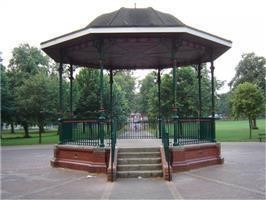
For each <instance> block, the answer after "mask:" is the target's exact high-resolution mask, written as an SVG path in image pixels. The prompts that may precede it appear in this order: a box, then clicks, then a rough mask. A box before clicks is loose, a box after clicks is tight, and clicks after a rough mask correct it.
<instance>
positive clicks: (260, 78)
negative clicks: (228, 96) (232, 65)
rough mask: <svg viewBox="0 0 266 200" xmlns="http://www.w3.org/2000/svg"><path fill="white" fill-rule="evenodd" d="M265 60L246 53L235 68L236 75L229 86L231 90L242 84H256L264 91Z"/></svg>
mask: <svg viewBox="0 0 266 200" xmlns="http://www.w3.org/2000/svg"><path fill="white" fill-rule="evenodd" d="M265 65H266V59H265V58H264V57H262V56H257V55H256V54H255V53H246V54H243V55H242V59H241V60H240V62H239V63H238V65H237V66H236V74H235V76H234V78H233V79H232V80H231V82H230V83H229V85H230V86H231V87H233V88H235V87H237V86H238V85H239V84H241V83H244V82H249V83H253V84H256V85H257V86H258V87H259V88H260V89H262V90H263V91H265V73H266V66H265Z"/></svg>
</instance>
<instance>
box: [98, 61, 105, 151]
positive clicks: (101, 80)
mask: <svg viewBox="0 0 266 200" xmlns="http://www.w3.org/2000/svg"><path fill="white" fill-rule="evenodd" d="M100 67H101V71H100V110H99V112H100V116H99V123H100V124H99V135H100V147H104V120H105V116H104V115H105V113H104V108H103V61H102V59H100Z"/></svg>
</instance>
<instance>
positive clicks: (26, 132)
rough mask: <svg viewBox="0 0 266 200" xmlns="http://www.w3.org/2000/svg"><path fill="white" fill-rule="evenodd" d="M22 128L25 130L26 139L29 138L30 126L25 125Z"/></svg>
mask: <svg viewBox="0 0 266 200" xmlns="http://www.w3.org/2000/svg"><path fill="white" fill-rule="evenodd" d="M22 126H23V128H24V138H29V137H30V134H29V126H28V124H23V125H22Z"/></svg>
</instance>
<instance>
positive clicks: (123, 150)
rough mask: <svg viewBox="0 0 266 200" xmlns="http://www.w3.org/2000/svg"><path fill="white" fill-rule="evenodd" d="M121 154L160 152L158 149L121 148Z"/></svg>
mask: <svg viewBox="0 0 266 200" xmlns="http://www.w3.org/2000/svg"><path fill="white" fill-rule="evenodd" d="M119 152H160V148H158V147H149V148H120V149H119Z"/></svg>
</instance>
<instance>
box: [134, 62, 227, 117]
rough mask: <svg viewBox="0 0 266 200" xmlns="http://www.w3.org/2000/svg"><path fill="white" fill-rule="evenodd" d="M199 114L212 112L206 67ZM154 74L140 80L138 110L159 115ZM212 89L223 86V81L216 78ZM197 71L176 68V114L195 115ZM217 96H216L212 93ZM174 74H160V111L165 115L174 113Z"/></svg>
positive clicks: (203, 73) (202, 81) (187, 68)
mask: <svg viewBox="0 0 266 200" xmlns="http://www.w3.org/2000/svg"><path fill="white" fill-rule="evenodd" d="M201 76H202V79H201V94H202V116H209V115H210V113H211V80H210V76H209V72H208V70H207V68H206V66H203V69H202V71H201ZM156 78H157V77H156V73H154V72H152V73H150V74H148V75H147V76H146V77H145V78H144V79H143V80H142V81H141V87H140V94H139V104H140V105H141V106H140V111H141V112H144V113H147V114H148V116H149V117H155V116H158V95H157V91H158V89H157V84H156ZM214 82H215V85H214V86H215V88H216V89H217V88H219V87H221V86H222V85H223V82H222V81H218V80H215V81H214ZM198 93H199V91H198V79H197V71H196V70H195V69H194V68H193V67H191V66H187V67H180V68H178V69H177V70H176V103H177V114H178V116H179V117H198V114H199V98H198ZM215 98H217V95H216V96H215ZM172 105H173V77H172V71H171V72H170V73H165V74H164V75H163V76H162V77H161V110H162V115H163V116H164V117H166V118H169V117H172V116H173V106H172Z"/></svg>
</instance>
